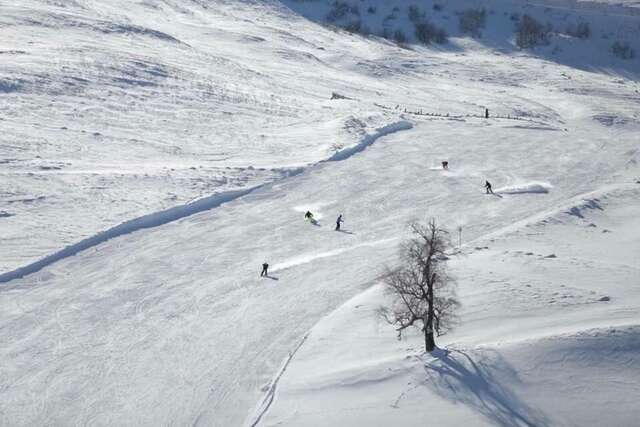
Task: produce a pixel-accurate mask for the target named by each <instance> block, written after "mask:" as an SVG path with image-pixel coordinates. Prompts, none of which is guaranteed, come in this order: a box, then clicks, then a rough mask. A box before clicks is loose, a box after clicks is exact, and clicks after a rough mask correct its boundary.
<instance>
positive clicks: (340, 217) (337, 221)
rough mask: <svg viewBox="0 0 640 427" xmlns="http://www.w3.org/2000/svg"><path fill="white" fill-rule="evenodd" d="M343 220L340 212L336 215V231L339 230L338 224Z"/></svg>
mask: <svg viewBox="0 0 640 427" xmlns="http://www.w3.org/2000/svg"><path fill="white" fill-rule="evenodd" d="M343 222H344V219H342V214H340V215H339V216H338V219H336V231H340V224H341V223H343Z"/></svg>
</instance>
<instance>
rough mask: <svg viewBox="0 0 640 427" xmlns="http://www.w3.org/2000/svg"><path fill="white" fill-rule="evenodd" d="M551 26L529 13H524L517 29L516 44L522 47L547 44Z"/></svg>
mask: <svg viewBox="0 0 640 427" xmlns="http://www.w3.org/2000/svg"><path fill="white" fill-rule="evenodd" d="M549 31H550V28H549V27H548V26H547V27H546V28H545V26H543V25H542V24H541V23H540V22H538V21H536V20H535V19H534V18H532V17H531V16H529V15H523V16H522V18H521V19H520V22H519V23H518V26H517V30H516V45H518V47H519V48H521V49H527V48H531V47H534V46H537V45H540V44H547V43H548V41H549V38H548V33H549Z"/></svg>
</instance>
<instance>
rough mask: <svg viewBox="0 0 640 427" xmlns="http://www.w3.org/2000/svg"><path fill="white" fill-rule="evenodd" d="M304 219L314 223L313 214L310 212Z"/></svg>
mask: <svg viewBox="0 0 640 427" xmlns="http://www.w3.org/2000/svg"><path fill="white" fill-rule="evenodd" d="M304 219H308V220H309V221H313V214H312V213H311V212H309V211H307V213H306V214H304Z"/></svg>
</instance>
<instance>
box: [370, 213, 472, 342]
mask: <svg viewBox="0 0 640 427" xmlns="http://www.w3.org/2000/svg"><path fill="white" fill-rule="evenodd" d="M411 230H412V232H413V233H412V234H413V235H412V237H411V238H409V239H408V240H407V241H406V242H404V244H403V245H402V248H401V265H400V266H399V267H397V268H395V269H388V270H387V272H386V273H385V274H384V275H383V277H382V279H383V281H384V283H385V285H386V287H387V291H388V292H389V293H390V294H391V296H392V298H393V303H392V306H391V307H388V308H383V309H382V310H381V313H382V315H383V316H384V317H385V318H386V319H387V321H388V322H389V323H391V324H393V325H395V326H396V330H397V331H398V337H401V336H402V332H403V331H404V330H405V329H406V328H408V327H410V326H416V327H417V326H419V325H420V324H422V331H423V333H424V344H425V349H426V350H427V351H433V350H434V349H435V347H436V343H435V339H434V332H435V333H436V334H437V335H438V336H440V335H442V334H443V333H444V332H446V331H447V330H448V329H449V328H450V327H451V325H452V320H453V319H454V315H455V311H456V309H457V308H458V307H459V306H460V303H459V302H458V300H457V299H456V297H455V286H454V285H455V283H454V281H453V280H452V279H451V277H449V275H448V274H447V271H446V267H445V261H446V260H447V256H446V254H445V251H446V250H447V248H449V246H450V245H449V239H448V233H447V231H446V230H444V229H442V228H439V227H438V226H436V223H435V221H434V220H431V221H430V222H429V223H428V224H427V225H423V224H420V223H417V222H414V223H412V224H411Z"/></svg>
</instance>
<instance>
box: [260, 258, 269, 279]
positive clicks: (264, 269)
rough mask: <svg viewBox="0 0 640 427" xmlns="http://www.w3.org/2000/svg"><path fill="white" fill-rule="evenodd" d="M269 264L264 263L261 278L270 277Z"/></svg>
mask: <svg viewBox="0 0 640 427" xmlns="http://www.w3.org/2000/svg"><path fill="white" fill-rule="evenodd" d="M268 270H269V264H267V263H266V261H265V262H263V263H262V272H261V273H260V277H263V276H264V277H269V271H268Z"/></svg>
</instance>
